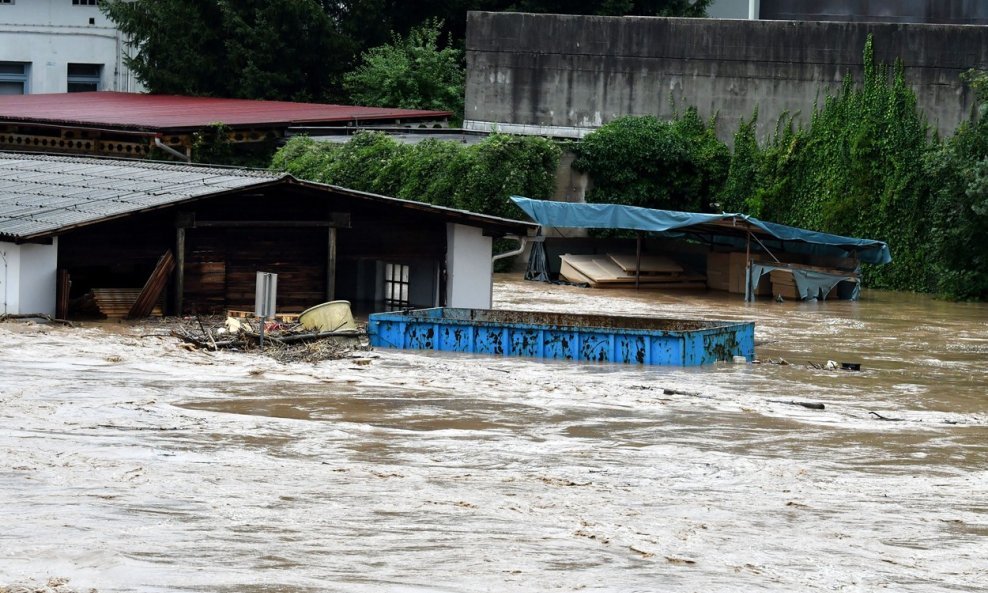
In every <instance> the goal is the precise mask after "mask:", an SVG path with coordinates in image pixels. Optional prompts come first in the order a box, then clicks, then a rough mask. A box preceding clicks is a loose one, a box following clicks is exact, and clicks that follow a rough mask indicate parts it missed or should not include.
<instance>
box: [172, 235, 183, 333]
mask: <svg viewBox="0 0 988 593" xmlns="http://www.w3.org/2000/svg"><path fill="white" fill-rule="evenodd" d="M184 296H185V227H181V226H180V227H178V228H177V229H175V311H174V313H175V315H178V316H180V317H181V315H182V307H183V305H184V303H183V302H182V299H183V297H184Z"/></svg>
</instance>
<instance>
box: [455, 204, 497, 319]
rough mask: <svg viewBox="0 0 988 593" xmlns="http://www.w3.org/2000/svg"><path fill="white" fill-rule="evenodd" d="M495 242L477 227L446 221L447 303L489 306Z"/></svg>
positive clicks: (482, 307)
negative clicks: (447, 222)
mask: <svg viewBox="0 0 988 593" xmlns="http://www.w3.org/2000/svg"><path fill="white" fill-rule="evenodd" d="M492 249H493V242H492V240H491V238H490V237H485V236H484V233H483V230H482V229H479V228H477V227H471V226H464V225H462V224H453V223H449V224H447V225H446V291H447V292H446V304H447V306H449V307H465V308H470V309H490V308H491V289H492V287H493V277H492V274H493V272H494V265H493V263H492V262H491V256H492V253H493V251H492Z"/></svg>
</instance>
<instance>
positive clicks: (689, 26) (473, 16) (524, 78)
mask: <svg viewBox="0 0 988 593" xmlns="http://www.w3.org/2000/svg"><path fill="white" fill-rule="evenodd" d="M869 33H872V34H874V38H875V55H876V60H877V61H879V62H886V63H892V62H894V60H895V59H896V58H900V57H901V58H902V60H903V62H904V63H905V65H906V68H905V74H906V78H907V81H908V82H909V84H910V85H911V86H912V87H913V88H914V89H915V90H916V92H917V95H918V96H919V102H920V105H921V107H922V108H923V109H924V110H925V112H926V114H927V116H928V118H929V120H930V122H931V123H932V124H934V125H935V126H936V127H937V128H938V129H939V130H940V131H941V132H942V133H949V132H950V131H952V130H953V129H954V128H955V127H956V126H957V124H958V123H959V122H960V121H962V120H964V119H966V118H967V117H969V115H970V113H971V109H972V103H973V96H972V94H971V93H970V91H968V90H966V89H965V88H964V87H963V86H962V85H961V83H960V80H959V78H958V76H959V75H960V74H961V73H962V72H964V71H965V70H967V69H968V68H972V67H981V68H986V67H988V27H973V26H959V25H904V24H877V23H834V22H787V21H745V20H716V19H666V18H648V17H592V16H563V15H534V14H521V13H485V12H472V13H470V14H469V16H468V20H467V83H466V113H465V119H466V120H467V121H466V122H465V124H464V125H465V126H466V127H468V128H471V129H489V128H490V127H492V126H493V125H494V124H496V125H497V127H499V128H500V129H501V130H504V131H515V130H517V131H527V132H531V133H553V134H556V135H564V136H573V137H578V136H581V135H583V134H585V133H586V132H588V131H590V130H592V129H593V128H595V127H597V126H600V125H601V124H603V123H606V122H608V121H610V120H612V119H614V118H616V117H619V116H622V115H644V114H653V115H658V116H660V117H670V116H672V115H673V114H674V112H675V110H677V109H679V110H682V109H683V108H684V107H685V106H689V105H696V106H697V108H699V109H700V112H701V114H703V115H705V116H709V115H712V114H715V113H716V114H719V122H720V125H719V127H718V133H719V135H720V136H721V137H722V138H724V139H730V138H731V136H732V135H733V133H734V131H735V130H736V129H737V123H738V120H739V119H740V118H741V117H745V118H750V117H751V114H752V113H753V112H754V110H755V108H756V107H757V108H758V110H759V113H760V118H759V121H760V124H759V127H760V132H761V133H762V134H763V135H764V134H766V133H768V131H770V130H771V129H773V128H774V125H775V121H776V119H777V117H778V116H779V114H781V113H783V112H785V111H789V112H792V113H797V114H801V115H802V119H804V120H805V117H806V116H808V115H809V113H810V111H811V110H812V108H813V105H814V102H815V101H817V100H822V98H823V97H824V96H825V95H826V94H827V93H828V92H832V91H833V90H835V89H836V88H838V87H839V86H840V84H841V82H842V81H843V80H844V78H845V76H846V75H847V73H848V72H850V73H851V75H852V76H853V77H854V78H855V80H860V79H861V73H862V50H863V48H864V45H865V40H866V38H867V35H868V34H869Z"/></svg>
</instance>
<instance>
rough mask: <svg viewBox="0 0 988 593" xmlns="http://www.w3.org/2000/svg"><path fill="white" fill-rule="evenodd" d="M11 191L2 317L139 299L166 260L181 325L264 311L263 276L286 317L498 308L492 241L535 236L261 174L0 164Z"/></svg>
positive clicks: (1, 259)
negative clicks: (203, 317)
mask: <svg viewBox="0 0 988 593" xmlns="http://www.w3.org/2000/svg"><path fill="white" fill-rule="evenodd" d="M0 179H2V181H0V299H2V300H0V314H4V313H47V314H56V313H58V314H60V315H64V314H66V313H70V312H71V310H70V309H71V308H70V307H69V305H68V304H69V303H75V304H79V303H82V304H85V298H86V297H87V295H93V294H97V295H98V294H107V293H106V291H107V290H109V291H111V294H116V293H112V291H117V292H118V293H119V292H121V291H122V292H123V293H125V294H131V295H134V294H136V292H139V291H140V289H141V288H142V287H143V286H144V285H145V284H146V283H147V282H148V279H149V277H150V276H151V274H152V272H153V271H154V270H155V268H156V265H157V264H158V263H159V261H161V260H162V258H163V256H165V254H166V253H171V256H172V259H173V260H174V271H173V272H171V274H170V276H169V277H168V282H167V287H166V290H163V291H162V292H163V297H162V299H163V301H162V303H161V304H162V306H163V308H164V310H165V311H167V312H170V313H178V312H182V313H194V312H203V313H205V312H218V311H222V310H225V309H253V303H254V292H255V276H256V272H258V271H264V272H273V273H277V274H278V309H279V311H285V312H291V311H301V310H303V309H305V308H307V307H310V306H312V305H315V304H318V303H321V302H325V301H329V300H334V299H345V300H349V301H351V303H353V306H354V308H355V310H357V311H358V312H364V311H379V310H387V309H394V308H404V307H431V306H458V307H480V308H488V307H490V304H491V302H490V295H491V271H492V264H491V255H492V254H491V246H492V239H493V238H494V237H501V236H505V235H525V234H527V233H528V231H529V229H530V228H534V225H532V224H530V223H525V222H521V221H515V220H508V219H502V218H496V217H491V216H485V215H480V214H475V213H472V212H466V211H462V210H454V209H450V208H442V207H438V206H432V205H429V204H424V203H421V202H414V201H407V200H398V199H395V198H389V197H385V196H379V195H375V194H369V193H365V192H358V191H354V190H349V189H345V188H341V187H336V186H329V185H323V184H317V183H310V182H303V181H299V180H297V179H295V178H293V177H292V176H290V175H287V174H278V173H271V172H267V171H254V170H247V169H233V168H215V167H205V166H194V165H175V164H168V163H159V162H151V161H120V160H106V159H96V158H85V157H69V156H49V155H36V154H32V155H28V154H14V153H0ZM5 262H6V263H5ZM94 291H95V292H94ZM100 291H104V292H103V293H101V292H100ZM4 295H7V296H4ZM58 303H61V304H60V305H59V304H58Z"/></svg>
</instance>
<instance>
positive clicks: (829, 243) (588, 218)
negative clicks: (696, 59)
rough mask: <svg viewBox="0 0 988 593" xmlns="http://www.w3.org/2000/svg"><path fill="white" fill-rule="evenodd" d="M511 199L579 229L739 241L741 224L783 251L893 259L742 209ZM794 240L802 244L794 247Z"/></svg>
mask: <svg viewBox="0 0 988 593" xmlns="http://www.w3.org/2000/svg"><path fill="white" fill-rule="evenodd" d="M511 199H512V200H514V202H515V204H517V205H518V207H519V208H521V209H522V210H524V211H525V213H526V214H528V216H529V217H530V218H531V219H532V220H534V221H535V222H537V223H538V224H540V225H542V226H548V227H561V228H583V229H626V230H633V231H647V232H653V233H663V234H666V235H674V236H681V234H680V235H676V233H687V232H688V233H691V234H703V235H706V236H708V237H709V239H710V241H711V242H716V243H718V244H737V245H739V246H740V245H743V244H744V241H743V239H740V240H739V234H742V235H743V232H744V229H745V225H750V226H751V227H755V228H757V229H761V230H762V231H764V232H765V233H767V234H768V235H769V236H771V237H772V238H774V239H776V240H778V241H780V242H783V243H784V245H783V246H782V249H783V250H784V251H798V252H803V253H815V254H819V255H841V256H844V257H847V256H850V255H851V252H855V253H857V256H858V258H859V259H860V260H861V261H863V262H865V263H870V264H887V263H889V262H890V261H892V254H891V253H890V252H889V248H888V245H886V244H885V243H884V242H882V241H875V240H871V239H855V238H853V237H842V236H840V235H831V234H828V233H818V232H816V231H809V230H806V229H800V228H796V227H791V226H786V225H784V224H776V223H774V222H765V221H763V220H759V219H757V218H755V217H753V216H748V215H746V214H728V213H724V214H703V213H700V212H677V211H674V210H655V209H651V208H639V207H637V206H623V205H620V204H573V203H568V202H550V201H547V200H532V199H530V198H524V197H521V196H511ZM729 220H734V221H736V222H737V223H738V232H735V233H732V232H731V230H730V229H720V228H717V227H709V226H707V227H701V225H705V224H708V223H714V222H719V221H729ZM798 245H803V246H806V247H807V248H799V247H798Z"/></svg>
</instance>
